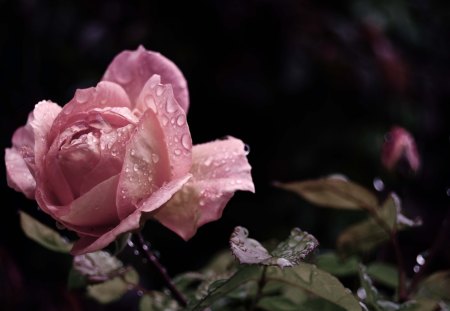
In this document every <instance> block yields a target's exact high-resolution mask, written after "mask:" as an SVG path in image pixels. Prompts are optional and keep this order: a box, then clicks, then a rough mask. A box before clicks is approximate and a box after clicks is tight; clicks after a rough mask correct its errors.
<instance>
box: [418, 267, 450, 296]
mask: <svg viewBox="0 0 450 311" xmlns="http://www.w3.org/2000/svg"><path fill="white" fill-rule="evenodd" d="M416 298H428V299H432V300H444V301H446V302H447V303H450V270H445V271H439V272H436V273H433V274H432V275H430V276H429V277H427V278H426V279H425V280H424V281H423V282H422V283H420V285H419V288H418V289H417V293H416Z"/></svg>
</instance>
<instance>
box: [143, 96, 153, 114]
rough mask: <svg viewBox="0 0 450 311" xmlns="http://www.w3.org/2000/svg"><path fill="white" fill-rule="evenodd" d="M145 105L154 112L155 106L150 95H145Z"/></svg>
mask: <svg viewBox="0 0 450 311" xmlns="http://www.w3.org/2000/svg"><path fill="white" fill-rule="evenodd" d="M145 104H146V105H147V106H148V107H149V108H150V109H151V110H153V111H154V112H156V104H155V100H154V99H153V96H151V95H147V96H146V97H145Z"/></svg>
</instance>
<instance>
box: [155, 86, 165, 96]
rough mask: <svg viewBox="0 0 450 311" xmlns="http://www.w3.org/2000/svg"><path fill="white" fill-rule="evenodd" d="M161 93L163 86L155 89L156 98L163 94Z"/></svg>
mask: <svg viewBox="0 0 450 311" xmlns="http://www.w3.org/2000/svg"><path fill="white" fill-rule="evenodd" d="M163 91H164V87H163V86H161V85H158V86H157V87H156V95H157V96H161V95H162V93H163Z"/></svg>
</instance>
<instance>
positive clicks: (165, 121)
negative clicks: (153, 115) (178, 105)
mask: <svg viewBox="0 0 450 311" xmlns="http://www.w3.org/2000/svg"><path fill="white" fill-rule="evenodd" d="M161 119H162V125H163V126H166V125H167V123H169V119H168V118H167V117H166V116H162V117H161Z"/></svg>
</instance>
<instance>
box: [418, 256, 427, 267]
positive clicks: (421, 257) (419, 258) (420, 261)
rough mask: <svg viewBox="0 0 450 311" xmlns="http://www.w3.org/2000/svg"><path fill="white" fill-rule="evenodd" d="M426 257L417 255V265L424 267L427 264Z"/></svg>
mask: <svg viewBox="0 0 450 311" xmlns="http://www.w3.org/2000/svg"><path fill="white" fill-rule="evenodd" d="M425 261H426V260H425V257H424V256H423V255H422V254H419V255H417V257H416V262H417V264H419V265H420V266H423V265H424V264H425Z"/></svg>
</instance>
